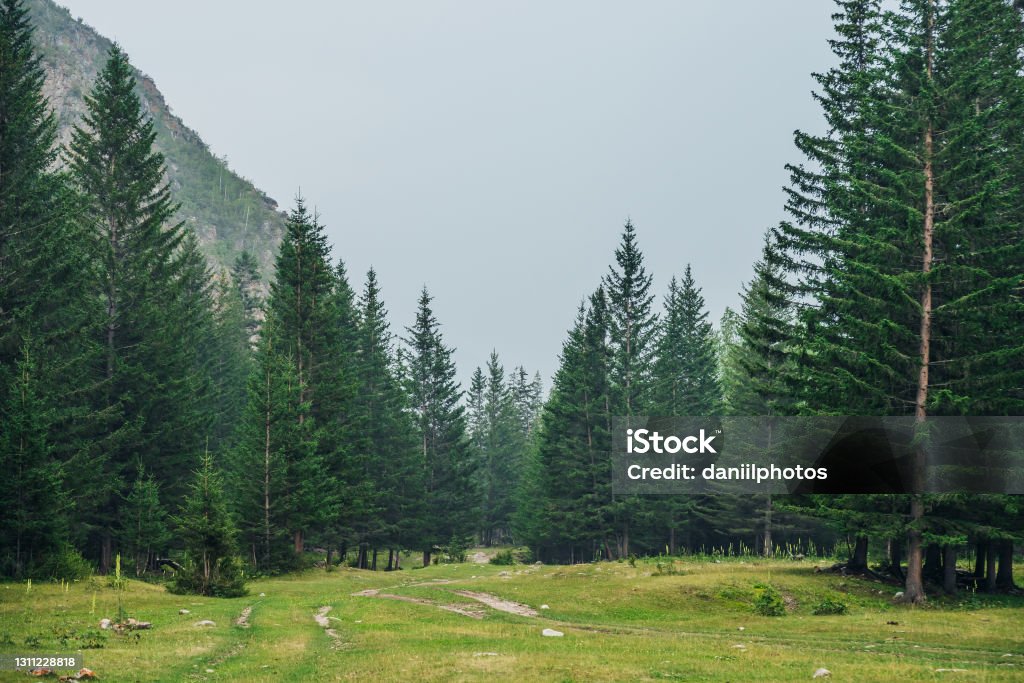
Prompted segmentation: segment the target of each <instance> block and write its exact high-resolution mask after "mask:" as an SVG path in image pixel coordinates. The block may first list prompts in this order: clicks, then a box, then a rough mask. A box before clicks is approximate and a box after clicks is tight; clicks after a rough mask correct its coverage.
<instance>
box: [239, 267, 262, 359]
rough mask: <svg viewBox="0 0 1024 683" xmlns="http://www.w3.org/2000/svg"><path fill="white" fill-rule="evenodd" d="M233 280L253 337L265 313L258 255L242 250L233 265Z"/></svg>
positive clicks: (247, 326)
mask: <svg viewBox="0 0 1024 683" xmlns="http://www.w3.org/2000/svg"><path fill="white" fill-rule="evenodd" d="M231 281H232V282H233V283H234V286H235V289H237V291H238V295H239V298H240V299H241V302H242V311H243V313H244V315H245V328H246V330H248V332H249V338H250V339H253V338H255V336H256V333H257V332H259V328H260V320H262V317H263V314H262V309H263V296H262V295H261V293H260V282H261V278H260V266H259V263H258V262H257V261H256V257H255V256H253V255H252V254H251V253H250V252H248V251H244V250H243V251H242V253H240V254H239V255H238V256H237V257H236V258H235V262H234V264H233V265H232V266H231Z"/></svg>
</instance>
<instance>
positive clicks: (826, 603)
mask: <svg viewBox="0 0 1024 683" xmlns="http://www.w3.org/2000/svg"><path fill="white" fill-rule="evenodd" d="M811 614H818V615H822V614H846V603H844V602H840V601H838V600H832V599H831V598H825V599H824V600H822V601H821V602H819V603H818V604H817V605H815V607H814V609H813V610H811Z"/></svg>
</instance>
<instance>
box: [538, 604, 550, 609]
mask: <svg viewBox="0 0 1024 683" xmlns="http://www.w3.org/2000/svg"><path fill="white" fill-rule="evenodd" d="M540 608H541V609H551V608H550V607H548V606H547V605H541V606H540Z"/></svg>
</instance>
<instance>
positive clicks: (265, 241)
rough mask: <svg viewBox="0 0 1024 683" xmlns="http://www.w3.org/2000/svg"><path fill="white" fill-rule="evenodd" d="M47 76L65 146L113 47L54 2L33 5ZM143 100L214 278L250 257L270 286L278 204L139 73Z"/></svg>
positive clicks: (280, 227)
mask: <svg viewBox="0 0 1024 683" xmlns="http://www.w3.org/2000/svg"><path fill="white" fill-rule="evenodd" d="M26 5H27V6H28V7H29V9H30V10H31V13H32V19H33V23H34V24H35V26H36V33H35V39H36V44H37V48H38V50H39V53H40V55H41V56H42V60H43V66H44V68H45V70H46V85H45V92H46V95H47V97H48V98H49V100H50V103H51V105H52V106H53V108H54V110H55V112H56V114H57V118H58V121H59V139H60V142H61V143H62V144H63V143H66V142H67V141H68V140H70V138H71V131H72V128H73V126H74V125H75V124H76V123H78V122H79V121H80V120H81V116H82V114H83V113H84V111H85V100H84V97H85V95H86V94H87V93H88V92H89V91H90V90H91V89H92V83H93V80H94V79H95V78H96V74H97V72H98V71H99V69H100V68H101V67H102V66H103V64H104V62H105V60H106V53H107V49H108V48H109V47H110V42H111V41H109V40H108V39H107V38H104V37H103V36H101V35H99V34H98V33H97V32H96V31H95V30H93V29H92V28H91V27H89V26H88V25H87V24H85V23H83V22H82V21H81V20H76V19H74V18H72V16H71V14H70V12H68V10H66V9H64V8H63V7H60V6H58V5H57V4H55V3H54V2H52V0H27V2H26ZM138 81H139V96H140V98H141V100H142V103H143V106H144V107H145V108H146V109H147V110H148V111H149V114H150V116H152V117H153V121H154V128H155V130H156V134H157V138H156V146H157V148H158V149H159V150H160V152H162V153H163V155H164V157H165V158H166V160H167V175H168V179H169V180H170V183H171V192H172V194H173V195H174V198H175V199H176V200H177V201H178V202H180V204H181V209H180V211H179V214H178V215H179V218H180V219H181V220H184V221H186V222H187V223H188V225H189V226H190V227H191V228H192V229H193V230H194V231H195V233H196V236H197V237H198V238H199V242H200V245H201V247H202V249H203V251H204V252H205V253H206V256H207V258H208V259H209V261H210V266H211V268H212V269H213V270H214V271H215V272H219V271H221V270H222V269H227V270H230V268H231V264H232V263H233V262H234V259H235V256H236V255H237V254H238V253H240V252H241V251H242V250H243V249H246V250H248V251H250V252H252V254H253V255H254V256H255V257H256V259H257V260H258V261H259V264H260V268H261V270H262V274H263V277H264V281H265V282H266V281H268V280H269V278H270V276H271V275H272V270H273V262H274V257H275V254H276V253H277V247H278V245H279V244H280V241H281V235H282V234H283V231H284V222H285V216H284V214H283V213H282V212H281V211H279V210H278V206H277V202H275V201H274V200H273V199H271V198H270V197H268V196H267V195H266V194H264V193H263V192H262V191H261V190H259V189H258V188H256V187H255V186H254V185H253V184H252V183H251V182H249V181H248V180H246V179H245V178H242V177H241V176H239V175H238V174H236V173H235V172H233V171H232V170H230V169H229V168H228V167H227V163H226V161H225V160H223V159H220V158H218V157H217V156H215V155H214V154H213V153H212V152H211V151H210V149H209V148H208V147H207V146H206V143H204V142H203V140H202V139H201V138H200V137H199V134H198V133H196V132H195V131H193V130H191V129H190V128H188V127H187V126H186V125H185V124H184V123H183V122H182V120H181V119H179V118H178V117H177V116H175V115H174V114H172V113H171V109H170V107H169V106H168V105H167V103H166V102H165V101H164V97H163V95H162V94H160V91H159V90H157V87H156V84H155V83H154V82H153V79H151V78H150V77H149V76H147V75H145V74H143V73H141V72H138Z"/></svg>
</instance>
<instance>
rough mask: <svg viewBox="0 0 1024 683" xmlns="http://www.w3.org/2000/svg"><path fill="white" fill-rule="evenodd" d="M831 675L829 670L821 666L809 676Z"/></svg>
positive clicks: (822, 676)
mask: <svg viewBox="0 0 1024 683" xmlns="http://www.w3.org/2000/svg"><path fill="white" fill-rule="evenodd" d="M831 675H832V672H831V671H829V670H828V669H826V668H825V667H822V668H820V669H818V670H817V671H815V672H814V675H813V676H811V678H828V677H829V676H831Z"/></svg>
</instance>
